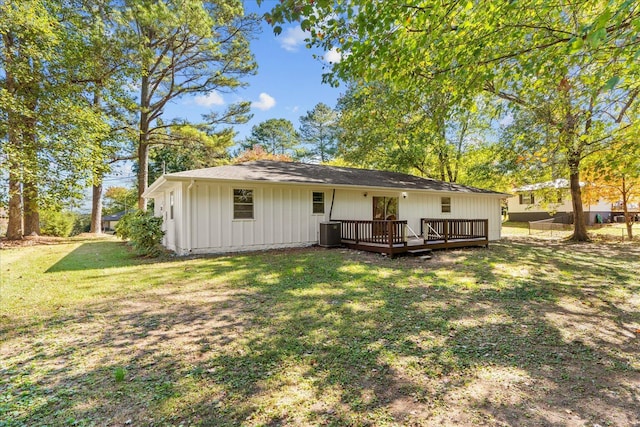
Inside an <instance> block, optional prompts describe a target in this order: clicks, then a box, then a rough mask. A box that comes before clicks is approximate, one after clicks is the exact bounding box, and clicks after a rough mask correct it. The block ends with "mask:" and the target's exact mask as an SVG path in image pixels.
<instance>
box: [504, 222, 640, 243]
mask: <svg viewBox="0 0 640 427" xmlns="http://www.w3.org/2000/svg"><path fill="white" fill-rule="evenodd" d="M587 229H588V232H589V235H590V236H591V237H592V238H593V239H596V240H603V239H604V240H618V241H628V240H629V237H628V236H627V226H626V225H625V224H620V223H613V224H603V225H596V226H589V227H587ZM571 233H572V230H533V231H532V232H531V233H530V232H529V223H527V222H512V221H507V222H505V223H503V224H502V236H503V237H524V236H526V237H527V238H528V237H533V238H542V239H555V240H557V239H563V238H567V237H569V236H570V235H571ZM633 237H634V241H638V240H639V239H640V223H636V224H634V225H633Z"/></svg>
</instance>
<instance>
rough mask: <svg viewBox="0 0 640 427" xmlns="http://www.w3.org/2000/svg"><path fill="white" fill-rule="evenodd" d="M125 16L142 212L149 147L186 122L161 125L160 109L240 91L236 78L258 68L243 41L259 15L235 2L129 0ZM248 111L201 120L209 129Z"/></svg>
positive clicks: (241, 109) (240, 117) (240, 108)
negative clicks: (135, 92) (133, 72)
mask: <svg viewBox="0 0 640 427" xmlns="http://www.w3.org/2000/svg"><path fill="white" fill-rule="evenodd" d="M123 18H124V20H125V21H124V22H126V24H127V27H126V28H125V27H123V32H124V34H123V37H126V38H127V39H129V40H131V42H132V44H133V46H134V47H133V52H134V54H135V58H136V60H137V61H138V62H137V64H136V66H137V69H138V74H137V81H136V82H135V84H136V85H137V86H139V87H140V94H139V96H138V99H139V111H140V117H139V126H138V129H139V139H138V142H137V150H136V151H137V161H138V191H139V193H138V195H139V197H138V205H139V207H140V208H141V209H143V210H144V209H145V208H146V201H145V199H144V198H143V197H142V193H143V192H144V191H145V190H146V188H147V185H148V158H149V149H150V147H151V146H152V145H155V144H163V143H165V142H167V141H168V140H170V138H171V135H172V134H171V132H170V131H169V130H170V129H172V128H174V127H180V126H184V124H185V121H183V120H182V121H180V120H177V121H172V122H170V123H166V122H162V121H161V120H160V119H161V118H162V115H163V114H164V109H165V106H166V105H167V103H169V102H173V101H175V100H177V99H180V98H182V97H184V96H188V95H199V94H208V93H211V92H214V91H217V92H225V91H230V90H234V89H236V88H238V87H240V86H242V85H243V83H242V82H241V80H240V79H241V78H242V77H244V76H247V75H250V74H253V73H254V72H255V69H256V64H255V62H254V60H253V57H252V54H251V51H250V50H249V40H250V38H251V37H252V36H253V34H254V33H255V31H256V30H257V18H256V17H255V16H244V11H243V7H242V2H241V1H240V0H217V1H212V2H205V1H202V0H180V1H178V0H163V1H158V2H156V1H147V0H131V1H130V2H128V7H127V8H126V9H125V10H124V13H123ZM248 109H249V105H248V103H243V104H241V105H239V106H233V107H231V108H230V109H229V110H228V111H227V112H225V113H224V114H222V115H220V116H218V115H208V116H205V117H203V122H204V123H205V124H206V125H209V126H211V127H214V126H215V125H217V124H220V123H235V122H237V121H238V120H246V118H243V116H245V117H246V114H247V112H248Z"/></svg>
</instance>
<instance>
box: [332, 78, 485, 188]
mask: <svg viewBox="0 0 640 427" xmlns="http://www.w3.org/2000/svg"><path fill="white" fill-rule="evenodd" d="M338 109H339V111H340V122H339V128H340V130H341V131H340V133H339V140H340V143H339V147H340V154H341V156H342V157H343V158H344V159H345V160H346V161H348V162H349V163H351V164H356V165H359V166H366V167H374V168H381V169H389V170H398V171H402V172H415V171H417V173H419V174H420V175H423V176H428V177H431V178H437V179H440V180H443V181H450V182H457V181H459V177H460V176H461V175H460V174H461V170H463V169H464V167H465V160H466V159H465V153H466V152H467V151H468V150H469V148H470V147H471V146H472V145H473V144H475V143H476V141H477V140H479V139H480V134H481V133H482V132H483V131H485V130H486V128H487V126H488V125H487V122H486V121H485V117H484V116H483V115H482V114H479V113H478V112H476V111H474V112H471V111H469V110H466V109H462V108H458V107H457V106H456V105H454V104H452V102H451V99H450V98H449V97H448V95H447V94H446V93H443V92H438V93H432V94H429V95H424V94H422V93H420V92H414V91H411V90H401V91H400V90H393V89H391V88H390V87H389V86H387V85H384V84H381V83H371V84H359V85H351V86H350V88H349V90H348V91H347V92H346V93H345V94H344V95H343V96H342V97H341V98H340V99H339V101H338Z"/></svg>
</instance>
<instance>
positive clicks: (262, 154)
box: [233, 145, 293, 164]
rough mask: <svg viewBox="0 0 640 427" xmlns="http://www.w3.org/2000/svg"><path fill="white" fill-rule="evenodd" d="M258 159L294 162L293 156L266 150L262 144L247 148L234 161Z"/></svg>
mask: <svg viewBox="0 0 640 427" xmlns="http://www.w3.org/2000/svg"><path fill="white" fill-rule="evenodd" d="M256 160H272V161H276V162H292V161H293V158H292V157H291V156H288V155H286V154H273V153H268V152H267V151H265V149H264V148H262V146H260V145H255V146H253V147H252V148H249V149H246V150H244V151H242V152H240V153H239V154H238V155H237V156H236V157H234V158H233V163H236V164H237V163H246V162H253V161H256Z"/></svg>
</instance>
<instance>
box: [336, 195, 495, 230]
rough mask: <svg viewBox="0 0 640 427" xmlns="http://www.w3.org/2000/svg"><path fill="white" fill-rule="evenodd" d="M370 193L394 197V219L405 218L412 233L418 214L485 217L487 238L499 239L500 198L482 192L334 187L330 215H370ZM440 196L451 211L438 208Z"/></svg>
mask: <svg viewBox="0 0 640 427" xmlns="http://www.w3.org/2000/svg"><path fill="white" fill-rule="evenodd" d="M365 194H366V196H365ZM403 194H406V197H403ZM373 197H398V219H401V220H407V225H408V226H409V227H410V228H411V229H412V230H413V232H415V233H416V234H420V219H421V218H443V219H446V218H450V219H488V220H489V240H491V241H495V240H500V237H501V229H502V217H501V198H500V197H495V196H486V195H482V194H469V195H467V194H451V193H427V192H410V191H409V192H402V191H392V190H391V191H385V190H380V191H379V190H375V189H374V190H366V189H361V190H360V189H359V190H337V191H336V197H335V204H334V208H333V218H334V219H351V220H371V219H373ZM441 197H450V198H451V212H448V213H443V212H442V209H441ZM409 233H410V234H411V232H410V231H409Z"/></svg>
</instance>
